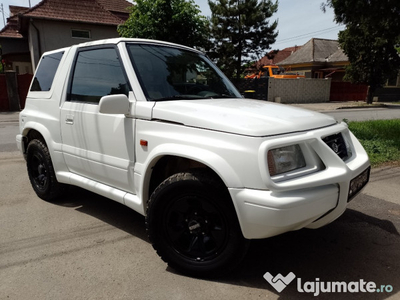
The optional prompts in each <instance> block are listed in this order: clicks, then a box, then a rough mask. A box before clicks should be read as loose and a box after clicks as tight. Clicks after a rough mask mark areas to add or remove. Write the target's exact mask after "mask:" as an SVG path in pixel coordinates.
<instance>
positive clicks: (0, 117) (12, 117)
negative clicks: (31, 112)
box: [0, 111, 19, 123]
mask: <svg viewBox="0 0 400 300" xmlns="http://www.w3.org/2000/svg"><path fill="white" fill-rule="evenodd" d="M18 121H19V111H16V112H0V123H2V122H18Z"/></svg>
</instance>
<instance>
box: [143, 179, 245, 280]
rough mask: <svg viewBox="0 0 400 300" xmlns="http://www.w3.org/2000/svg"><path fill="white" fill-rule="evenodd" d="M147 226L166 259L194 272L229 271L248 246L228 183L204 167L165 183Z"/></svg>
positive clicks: (155, 198)
mask: <svg viewBox="0 0 400 300" xmlns="http://www.w3.org/2000/svg"><path fill="white" fill-rule="evenodd" d="M146 225H147V230H148V233H149V237H150V240H151V242H152V244H153V247H154V249H155V250H156V251H157V253H158V254H159V255H160V256H161V258H162V259H163V260H164V261H166V262H167V263H168V264H169V265H170V266H171V267H172V268H174V269H176V270H178V271H180V272H183V273H185V274H189V275H194V276H211V275H212V276H215V275H219V274H221V273H224V272H227V271H229V270H231V269H233V268H234V267H235V266H236V265H237V264H239V263H240V261H241V260H242V258H243V257H244V255H245V253H246V250H247V240H245V239H244V238H243V235H242V233H241V230H240V226H239V223H238V221H237V217H236V212H235V210H234V208H233V205H232V203H231V199H230V197H229V194H228V192H227V190H226V188H225V186H223V185H222V184H221V183H220V181H219V180H218V179H217V178H215V177H214V176H213V174H209V173H207V172H204V171H195V172H191V173H178V174H175V175H172V176H171V177H169V178H168V179H166V180H165V181H164V182H163V183H161V184H160V186H159V187H158V188H157V189H156V190H155V191H154V193H153V194H152V196H151V198H150V201H149V205H148V208H147V217H146Z"/></svg>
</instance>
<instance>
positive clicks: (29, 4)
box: [29, 0, 31, 8]
mask: <svg viewBox="0 0 400 300" xmlns="http://www.w3.org/2000/svg"><path fill="white" fill-rule="evenodd" d="M29 8H31V0H29Z"/></svg>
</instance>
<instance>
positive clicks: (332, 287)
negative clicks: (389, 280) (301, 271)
mask: <svg viewBox="0 0 400 300" xmlns="http://www.w3.org/2000/svg"><path fill="white" fill-rule="evenodd" d="M295 278H296V275H295V274H294V273H293V272H290V273H289V274H287V275H286V276H283V275H282V274H278V275H276V276H273V275H272V274H271V273H269V272H267V273H265V274H264V279H265V280H266V281H268V283H269V284H271V285H272V287H273V288H274V289H275V290H277V291H278V292H279V293H280V292H282V291H283V290H284V289H285V288H286V287H287V286H288V285H289V284H290V283H291V282H292V281H293V280H294V279H295ZM297 291H298V292H299V293H311V294H313V295H314V296H318V295H320V293H384V292H386V293H391V292H392V291H393V286H392V285H390V284H387V285H383V284H382V285H377V284H376V283H375V282H373V281H365V280H364V279H360V280H358V281H350V282H345V281H326V282H325V281H320V279H319V278H315V280H314V281H306V282H303V281H302V279H301V278H297Z"/></svg>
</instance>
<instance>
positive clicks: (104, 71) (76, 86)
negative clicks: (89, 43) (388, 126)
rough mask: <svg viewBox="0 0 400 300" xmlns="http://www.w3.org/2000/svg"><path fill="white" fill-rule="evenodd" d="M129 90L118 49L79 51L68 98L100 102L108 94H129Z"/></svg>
mask: <svg viewBox="0 0 400 300" xmlns="http://www.w3.org/2000/svg"><path fill="white" fill-rule="evenodd" d="M129 90H130V88H129V83H128V81H127V78H126V76H125V73H124V71H123V69H122V66H121V63H120V60H119V58H118V54H117V51H116V49H114V48H104V49H93V50H85V51H80V52H78V56H77V58H76V60H75V69H74V73H73V77H72V81H71V86H70V93H69V96H68V100H71V101H82V102H90V103H98V102H99V101H100V98H101V97H103V96H106V95H112V94H125V95H127V96H128V93H129Z"/></svg>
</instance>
